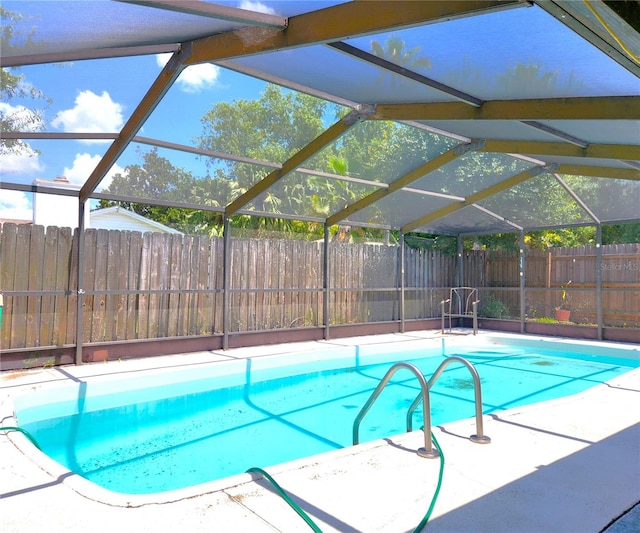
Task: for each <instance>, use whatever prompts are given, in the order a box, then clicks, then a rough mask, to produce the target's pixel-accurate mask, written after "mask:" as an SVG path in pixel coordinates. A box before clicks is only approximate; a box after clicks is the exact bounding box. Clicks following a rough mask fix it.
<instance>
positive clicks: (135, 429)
mask: <svg viewBox="0 0 640 533" xmlns="http://www.w3.org/2000/svg"><path fill="white" fill-rule="evenodd" d="M446 355H447V356H450V355H459V356H462V357H465V358H466V359H468V360H469V361H470V362H471V363H473V365H474V366H475V367H476V369H477V371H478V373H479V375H480V378H481V383H482V395H483V412H484V413H485V414H487V413H492V412H498V411H501V410H504V409H508V408H512V407H516V406H520V405H524V404H530V403H533V402H538V401H542V400H549V399H553V398H558V397H561V396H566V395H569V394H574V393H577V392H580V391H583V390H585V389H587V388H589V387H592V386H594V385H596V384H599V383H602V382H604V381H607V380H610V379H612V378H614V377H615V376H617V375H619V374H622V373H624V372H626V371H629V370H630V369H631V368H635V367H638V366H640V364H639V361H638V360H637V358H636V359H633V358H624V357H620V358H617V357H606V356H601V355H592V354H589V353H573V354H569V353H566V352H563V351H558V350H550V349H539V348H530V347H506V346H484V347H482V346H480V347H479V349H476V350H473V349H459V348H458V349H454V350H452V351H450V352H449V353H447V354H446ZM398 357H399V356H398V354H395V355H394V356H393V357H390V358H389V360H388V361H384V362H377V363H376V364H370V365H365V364H361V362H360V361H359V360H357V361H356V364H355V365H351V366H349V367H346V368H344V367H341V365H340V364H336V365H335V366H336V368H323V369H320V370H313V365H311V366H309V365H307V366H306V367H303V368H302V370H303V373H297V374H296V373H295V372H293V374H294V375H289V376H283V377H277V378H273V379H267V378H270V377H272V375H273V372H272V371H271V372H259V371H255V372H252V371H250V370H251V367H250V363H247V364H248V365H249V366H247V367H245V369H244V372H240V373H235V374H232V375H231V377H229V376H227V378H225V379H223V380H221V381H220V380H219V381H220V383H224V382H226V383H231V385H230V386H226V387H222V388H216V389H214V390H202V386H201V385H202V384H201V383H200V382H198V381H197V380H194V382H193V383H194V384H196V383H199V386H198V387H196V386H195V385H194V387H193V390H194V392H185V391H188V390H189V382H188V381H187V382H186V383H183V384H182V385H181V392H180V394H177V393H176V392H175V391H174V390H173V389H172V388H171V387H156V388H153V387H147V388H142V387H141V388H140V389H138V390H129V391H127V392H120V393H113V394H111V395H105V396H104V397H102V399H101V400H99V401H98V400H96V401H95V402H93V401H92V400H91V398H90V397H88V396H87V397H85V396H83V394H84V392H80V393H79V394H78V397H76V398H74V399H73V401H72V402H70V401H69V400H65V401H60V402H52V401H51V400H49V401H48V402H45V403H43V405H40V406H38V405H35V406H34V405H29V407H28V408H24V409H23V410H22V411H21V410H20V408H19V406H17V408H16V416H17V418H18V420H19V421H20V422H21V425H22V427H24V428H25V429H27V430H28V431H29V432H31V433H32V434H33V435H34V436H35V438H36V439H37V441H38V443H39V444H40V446H41V447H42V449H43V451H44V452H45V453H47V454H48V455H49V456H50V457H52V458H53V459H55V460H56V461H58V462H59V463H61V464H62V465H64V466H66V467H67V468H68V469H69V470H71V471H73V472H75V473H77V474H79V475H81V476H83V477H85V478H87V479H89V480H90V481H92V482H94V483H96V484H98V485H100V486H102V487H105V488H108V489H110V490H113V491H116V492H122V493H129V494H149V493H157V492H163V491H168V490H173V489H178V488H183V487H187V486H192V485H196V484H199V483H205V482H208V481H212V480H215V479H220V478H223V477H227V476H230V475H235V474H239V473H242V472H245V471H246V470H247V469H248V468H250V467H256V466H257V467H261V468H267V467H269V466H272V465H275V464H279V463H283V462H286V461H291V460H294V459H298V458H302V457H307V456H309V455H313V454H317V453H322V452H326V451H330V450H335V449H338V448H343V447H346V446H350V445H351V444H352V440H351V439H352V428H353V421H354V419H355V417H356V415H357V414H358V412H359V410H360V409H361V407H362V406H363V405H364V403H365V402H366V400H367V399H368V398H369V396H370V394H371V392H372V391H373V390H374V389H375V387H376V385H377V384H378V382H379V381H380V379H381V378H382V377H383V376H384V374H385V373H386V372H387V370H388V369H389V368H390V366H391V364H392V363H393V361H397V360H404V361H409V362H411V363H413V364H414V365H416V366H417V367H418V368H419V369H420V370H421V371H422V372H423V373H424V374H425V376H426V377H427V379H428V378H429V376H431V375H432V374H433V372H434V371H435V369H436V368H437V367H438V365H439V364H440V363H441V362H442V361H443V357H442V354H441V353H440V352H439V351H438V350H433V351H431V352H427V355H426V356H425V351H424V350H422V351H420V352H405V353H402V354H401V359H398ZM376 359H377V361H380V360H384V357H377V358H376ZM322 366H325V367H326V366H327V365H326V364H324V365H322ZM300 371H301V370H300V369H299V370H298V372H300ZM212 381H215V380H212ZM162 389H164V390H165V391H167V396H166V397H163V395H162V394H160V392H161V391H162ZM85 392H86V391H85ZM419 392H420V388H419V385H418V381H417V380H416V378H415V377H414V376H413V374H411V373H410V372H408V371H404V370H400V371H399V372H397V373H396V374H395V376H394V378H393V379H392V381H391V383H390V384H389V385H388V386H387V388H386V389H385V390H384V392H383V393H382V395H381V396H380V398H379V400H378V401H377V402H376V403H375V404H374V405H373V407H372V408H371V410H370V411H369V413H368V414H367V415H366V417H365V418H364V420H363V422H362V425H361V427H360V442H366V441H370V440H373V439H378V438H384V437H389V436H392V435H395V434H399V433H404V432H405V431H406V413H407V408H408V406H409V405H410V403H411V402H412V400H413V399H414V398H415V397H416V395H417V394H418V393H419ZM107 398H111V399H113V398H118V400H119V401H118V402H115V403H114V405H112V406H109V405H110V404H109V402H108V401H107ZM92 402H93V403H92ZM101 402H102V404H101ZM70 403H72V404H73V407H74V408H73V409H72V410H71V411H69V407H70ZM116 404H117V405H116ZM101 405H103V407H101ZM42 411H44V412H46V416H44V415H38V414H37V413H38V412H42ZM65 411H67V412H68V413H70V414H64V412H65ZM431 411H432V423H433V425H437V424H443V423H446V422H451V421H455V420H459V419H463V418H469V417H472V416H473V415H474V391H473V381H472V378H471V375H470V373H469V371H468V369H466V368H464V367H463V366H461V365H459V364H457V363H454V364H452V365H450V366H449V367H448V368H447V369H446V370H445V372H444V373H443V375H442V376H441V378H440V379H439V380H438V381H437V383H436V384H435V385H434V387H433V389H432V391H431ZM422 420H423V419H422V412H421V411H420V410H418V411H417V412H416V415H415V418H414V424H413V427H414V428H420V427H421V426H422Z"/></svg>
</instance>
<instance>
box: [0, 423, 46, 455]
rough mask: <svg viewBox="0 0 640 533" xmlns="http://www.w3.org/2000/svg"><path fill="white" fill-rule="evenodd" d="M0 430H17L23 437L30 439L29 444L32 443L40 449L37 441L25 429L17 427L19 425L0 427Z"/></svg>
mask: <svg viewBox="0 0 640 533" xmlns="http://www.w3.org/2000/svg"><path fill="white" fill-rule="evenodd" d="M0 431H19V432H20V433H22V434H23V435H24V436H25V437H27V438H28V439H29V440H30V441H31V444H33V445H34V446H35V447H36V448H38V450H40V451H42V448H40V445H39V444H38V441H37V440H36V439H35V437H34V436H33V435H32V434H31V433H29V432H28V431H27V430H26V429H23V428H19V427H16V426H6V427H0Z"/></svg>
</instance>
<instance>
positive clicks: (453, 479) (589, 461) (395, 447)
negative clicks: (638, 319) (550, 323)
mask: <svg viewBox="0 0 640 533" xmlns="http://www.w3.org/2000/svg"><path fill="white" fill-rule="evenodd" d="M440 337H441V336H440V335H439V334H437V335H436V334H435V333H434V332H412V333H407V334H397V335H383V336H377V337H366V338H358V339H341V340H336V341H326V342H320V343H301V344H297V345H289V346H286V347H283V346H279V347H278V346H271V347H260V348H251V349H249V348H244V349H238V350H229V351H228V352H215V353H199V354H191V355H180V356H169V357H158V358H154V359H146V360H131V361H122V362H111V363H106V364H102V363H99V364H91V365H83V366H80V367H63V368H58V369H55V368H52V369H44V370H43V369H40V370H31V371H25V372H8V373H3V374H0V426H7V425H14V423H13V420H12V418H11V415H12V405H13V401H12V398H13V397H14V396H15V395H17V394H23V393H25V392H28V391H29V390H32V389H34V388H40V387H42V386H45V385H49V386H55V385H57V384H59V383H63V382H68V381H69V380H78V379H80V380H85V379H87V380H88V379H105V376H109V375H111V376H113V375H122V374H124V373H126V374H131V373H135V372H142V371H145V370H147V369H155V370H158V369H166V368H174V367H177V366H183V365H198V364H206V363H208V362H211V361H221V360H227V359H228V358H243V357H255V356H257V355H260V356H261V355H268V354H275V353H280V352H279V351H281V350H287V351H294V350H304V349H314V348H316V347H317V346H322V347H323V348H324V347H326V346H327V344H335V345H347V344H351V345H353V344H357V343H387V342H393V343H398V342H404V341H407V342H412V341H416V340H422V339H424V340H429V339H431V340H433V341H435V340H436V339H439V338H440ZM527 338H531V337H527ZM612 346H615V345H613V344H612ZM403 416H404V415H403ZM433 430H434V434H435V436H436V438H437V439H438V442H439V444H440V446H441V448H442V450H443V452H444V456H445V467H444V477H443V483H442V488H441V491H440V495H439V498H438V500H437V502H436V504H435V508H434V512H433V514H432V516H431V519H430V520H429V522H428V524H427V527H426V528H425V531H429V532H449V533H451V532H487V533H499V532H505V533H507V532H508V533H541V532H545V533H548V532H558V533H574V532H575V533H589V532H594V533H597V532H600V531H604V530H606V529H607V528H609V529H608V530H607V531H608V533H630V532H631V531H635V532H637V531H640V523H639V521H640V512H638V509H637V508H636V509H635V510H633V511H631V512H629V513H627V514H626V515H625V516H624V517H622V519H620V520H619V521H617V522H615V520H616V519H617V518H619V517H621V516H622V515H623V514H624V513H625V512H626V511H628V510H629V509H631V508H632V507H634V505H635V504H637V503H638V502H639V501H640V369H636V370H632V371H630V372H627V373H625V374H623V375H621V376H619V377H617V378H615V379H613V380H611V381H609V382H607V383H606V384H603V385H598V386H596V387H593V388H592V389H589V390H588V391H585V392H583V393H579V394H576V395H573V396H567V397H565V398H561V399H558V400H552V401H548V402H542V403H538V404H534V405H530V406H525V407H521V408H516V409H512V410H508V411H502V412H500V413H498V414H494V415H485V416H484V431H485V434H486V435H488V436H490V437H491V439H492V442H491V444H488V445H482V444H474V443H472V442H470V441H469V440H468V436H469V435H471V434H472V433H475V421H474V420H473V419H468V420H463V421H459V422H455V423H450V424H444V425H442V426H437V427H434V428H433ZM422 444H423V437H422V432H421V431H414V432H413V433H410V434H404V435H400V436H393V437H389V438H387V439H384V440H380V441H375V442H371V443H366V444H363V445H360V446H356V447H352V448H346V449H343V450H336V451H335V452H330V453H328V454H323V455H318V456H314V457H312V458H307V459H305V460H301V461H294V462H291V463H285V464H283V465H279V466H277V467H272V468H268V469H267V471H268V472H269V473H270V474H271V475H272V476H273V477H274V478H275V479H276V481H277V482H278V483H279V484H280V485H281V486H282V487H283V488H284V489H285V490H286V491H287V492H288V493H289V494H290V496H291V497H292V498H293V499H294V500H295V501H296V502H297V503H298V504H299V505H300V506H301V507H302V508H303V509H304V510H305V511H306V512H307V513H308V514H309V515H310V516H311V518H312V519H313V520H314V522H316V523H317V524H318V526H319V527H320V529H321V530H322V531H323V532H324V533H329V532H340V533H355V532H363V533H370V532H371V533H373V532H388V533H405V532H410V531H413V530H414V528H415V527H416V526H417V525H418V523H419V522H420V521H421V520H422V518H423V516H424V514H425V513H426V511H427V508H428V507H429V504H430V502H431V498H432V496H433V493H434V490H435V488H436V484H437V479H438V472H439V466H440V461H439V460H438V459H423V458H420V457H418V456H417V455H416V453H415V450H416V449H417V448H418V447H420V446H421V445H422ZM27 454H28V455H27ZM39 455H40V454H38V452H37V451H35V450H34V449H33V447H32V446H31V445H30V444H29V443H28V442H27V441H26V438H25V437H24V436H22V435H21V434H19V433H16V432H12V433H10V434H8V433H4V432H0V524H1V527H0V530H1V531H2V532H3V533H9V532H30V533H31V532H39V531H47V532H58V531H60V532H62V531H65V532H81V531H82V532H85V531H90V532H91V533H95V532H113V531H118V533H125V532H134V531H135V532H146V531H149V532H151V531H153V532H172V533H173V532H175V531H182V532H185V533H187V532H189V533H190V532H200V531H202V532H204V531H207V532H212V531H213V532H223V533H224V532H234V533H235V532H252V533H261V532H265V533H267V532H274V531H282V532H285V533H289V532H298V531H300V532H303V531H311V529H310V528H309V526H307V525H306V524H305V523H304V522H303V520H302V519H301V518H300V517H299V516H298V515H297V514H296V513H295V512H294V511H293V510H292V509H291V508H290V507H289V506H288V505H287V504H286V503H285V502H284V501H283V500H282V499H281V498H280V496H278V495H277V494H275V492H274V491H273V489H272V488H271V487H270V486H269V485H268V484H267V483H265V481H264V480H262V479H261V478H259V477H257V476H254V477H255V479H254V478H253V477H252V475H249V474H243V475H240V476H234V477H233V478H228V480H227V482H226V483H225V486H221V487H219V488H217V490H214V491H212V492H209V493H207V494H202V495H189V494H188V493H184V494H183V496H182V497H181V498H182V499H180V497H178V498H176V501H173V502H166V503H161V504H159V503H147V504H142V505H139V506H137V507H123V506H121V505H122V504H126V502H125V500H124V499H123V498H122V497H117V496H116V497H114V498H113V499H112V500H110V501H107V500H109V498H103V497H102V493H101V492H100V491H96V492H95V493H92V492H91V491H90V490H89V491H86V492H84V494H85V495H82V494H80V493H79V492H77V487H79V486H81V485H78V484H74V483H72V482H71V478H76V481H77V476H67V475H65V474H60V473H59V472H56V471H55V469H54V468H50V465H49V464H48V463H47V462H46V461H44V460H42V457H39ZM47 470H49V471H47ZM51 472H53V475H52V474H51ZM133 504H134V505H138V503H136V502H135V501H134V503H133ZM614 522H615V523H614Z"/></svg>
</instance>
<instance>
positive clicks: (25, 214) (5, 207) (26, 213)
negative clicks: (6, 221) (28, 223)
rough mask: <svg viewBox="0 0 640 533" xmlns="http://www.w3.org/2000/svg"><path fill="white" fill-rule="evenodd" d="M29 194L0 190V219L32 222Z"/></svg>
mask: <svg viewBox="0 0 640 533" xmlns="http://www.w3.org/2000/svg"><path fill="white" fill-rule="evenodd" d="M29 196H31V194H29V195H27V193H24V192H21V191H7V190H0V218H13V219H17V220H32V219H33V218H32V217H33V215H32V209H31V201H30V199H29Z"/></svg>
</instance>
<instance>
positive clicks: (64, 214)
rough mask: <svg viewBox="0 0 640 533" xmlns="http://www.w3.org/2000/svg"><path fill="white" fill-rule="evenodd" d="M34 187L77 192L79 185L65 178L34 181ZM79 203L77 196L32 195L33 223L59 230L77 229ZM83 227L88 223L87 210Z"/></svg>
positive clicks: (40, 193)
mask: <svg viewBox="0 0 640 533" xmlns="http://www.w3.org/2000/svg"><path fill="white" fill-rule="evenodd" d="M33 184H34V185H36V186H39V187H47V188H50V189H67V190H71V191H79V190H80V185H77V184H75V183H69V182H68V181H67V179H66V178H56V180H55V181H49V180H35V181H34V182H33ZM78 208H79V201H78V197H77V196H60V195H57V194H46V193H42V192H36V193H34V195H33V223H34V224H38V225H40V226H58V227H61V228H77V227H78ZM84 215H85V216H84V223H85V227H86V226H87V223H88V221H89V210H88V209H87V210H86V211H85V214H84Z"/></svg>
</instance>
